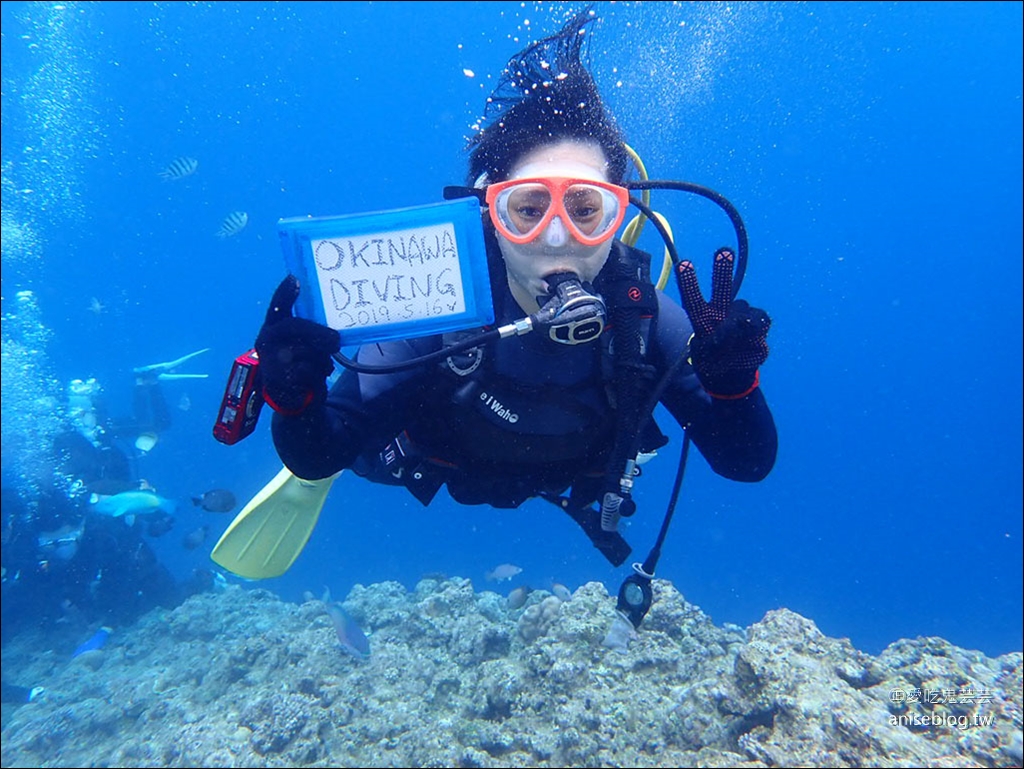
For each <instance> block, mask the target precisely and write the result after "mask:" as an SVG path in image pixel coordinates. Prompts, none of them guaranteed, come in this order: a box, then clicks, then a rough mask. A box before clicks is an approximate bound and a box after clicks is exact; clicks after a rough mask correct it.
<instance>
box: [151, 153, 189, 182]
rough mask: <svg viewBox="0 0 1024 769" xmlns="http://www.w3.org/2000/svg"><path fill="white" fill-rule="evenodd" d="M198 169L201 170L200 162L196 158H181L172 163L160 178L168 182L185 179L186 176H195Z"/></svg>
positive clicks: (160, 174)
mask: <svg viewBox="0 0 1024 769" xmlns="http://www.w3.org/2000/svg"><path fill="white" fill-rule="evenodd" d="M197 168H199V161H198V160H196V159H195V158H186V157H180V158H177V159H176V160H174V161H172V162H171V164H170V165H169V166H167V168H165V169H164V170H163V171H161V172H160V173H159V174H158V176H159V177H160V178H161V179H164V180H166V181H174V180H176V179H184V178H185V177H186V176H191V175H192V174H194V173H195V172H196V169H197Z"/></svg>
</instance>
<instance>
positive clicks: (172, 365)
mask: <svg viewBox="0 0 1024 769" xmlns="http://www.w3.org/2000/svg"><path fill="white" fill-rule="evenodd" d="M209 351H210V348H209V347H204V348H203V349H202V350H196V351H195V352H190V353H189V354H188V355H182V356H181V357H180V358H177V359H175V360H169V361H167V362H166V363H153V364H150V365H149V366H138V367H137V368H134V369H132V372H133V373H135V374H148V373H150V372H153V371H161V372H169V371H172V370H173V369H176V368H177V367H178V366H180V365H181V364H183V363H187V362H188V361H190V360H192V359H193V358H195V357H196V356H197V355H202V354H203V353H204V352H209ZM165 376H166V374H165ZM171 376H173V377H174V378H184V377H190V378H194V377H198V376H202V377H205V376H207V375H206V374H173V375H171ZM161 378H163V377H161Z"/></svg>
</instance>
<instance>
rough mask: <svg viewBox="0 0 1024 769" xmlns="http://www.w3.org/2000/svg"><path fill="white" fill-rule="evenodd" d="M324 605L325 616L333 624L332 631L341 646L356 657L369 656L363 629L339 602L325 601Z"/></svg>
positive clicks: (363, 658)
mask: <svg viewBox="0 0 1024 769" xmlns="http://www.w3.org/2000/svg"><path fill="white" fill-rule="evenodd" d="M324 606H325V607H326V608H327V616H328V617H330V618H331V622H332V623H333V624H334V632H336V633H337V634H338V640H339V641H340V642H341V648H343V649H344V650H345V651H347V652H348V653H349V654H351V655H352V656H353V657H356V658H357V659H361V660H365V659H367V658H368V657H369V656H370V642H369V640H367V638H366V634H365V633H363V629H362V628H361V627H359V625H358V624H356V621H355V620H354V619H352V618H351V617H350V616H348V615H347V614H346V613H345V610H344V609H342V608H341V604H338V603H334V602H333V601H325V602H324Z"/></svg>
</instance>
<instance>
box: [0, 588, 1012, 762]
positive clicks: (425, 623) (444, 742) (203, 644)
mask: <svg viewBox="0 0 1024 769" xmlns="http://www.w3.org/2000/svg"><path fill="white" fill-rule="evenodd" d="M654 591H655V600H654V604H653V606H652V608H651V612H650V614H649V615H648V617H647V619H646V620H645V622H644V624H643V626H642V627H641V628H640V630H639V631H638V632H637V633H636V634H635V635H633V636H632V637H630V634H628V633H621V634H618V635H617V636H616V637H615V643H614V644H612V645H611V646H609V645H606V644H605V640H606V638H607V636H608V634H609V629H610V628H612V627H613V625H614V623H615V620H616V619H617V617H618V615H617V614H616V612H615V609H614V599H613V598H610V597H609V596H608V594H607V591H606V590H605V588H604V586H603V585H601V584H599V583H590V584H587V585H585V586H583V587H581V588H580V589H579V590H577V591H576V593H575V594H573V595H572V597H571V600H563V599H561V598H559V597H556V596H553V595H551V594H550V593H548V592H546V591H543V590H540V591H535V592H533V593H531V594H530V595H529V596H528V598H527V600H526V603H525V605H524V606H522V607H521V608H517V609H511V608H510V607H509V605H508V602H507V601H506V600H505V599H504V598H503V597H501V596H498V595H497V594H496V593H492V592H483V593H476V592H474V590H473V587H472V585H471V583H470V582H469V581H468V580H463V579H447V580H442V579H425V580H423V581H421V582H420V584H419V585H418V586H417V588H416V590H415V591H413V592H409V591H407V590H406V589H405V588H404V587H402V586H401V585H398V584H396V583H383V584H376V585H369V586H362V585H357V586H356V587H355V588H354V589H353V590H352V591H351V592H350V593H349V595H348V598H347V599H346V600H345V601H344V602H343V604H342V605H343V607H344V610H345V612H346V613H348V614H349V615H351V616H352V617H353V619H354V620H355V621H356V622H358V623H359V624H360V625H361V626H362V627H363V628H364V629H365V630H366V631H368V633H369V636H370V646H371V655H370V657H369V658H368V659H365V660H362V659H358V658H356V657H354V656H352V655H350V654H346V653H344V652H343V651H342V649H341V648H340V646H339V643H338V640H337V636H336V634H335V632H334V629H333V626H332V624H331V620H330V618H329V616H328V615H327V613H326V611H325V606H324V604H323V603H322V602H320V601H317V600H309V601H307V602H306V603H304V604H302V605H295V604H290V603H285V602H283V601H281V600H279V599H278V598H277V597H275V596H274V595H273V594H271V593H269V592H267V591H264V590H259V589H255V590H252V589H250V590H246V589H242V588H239V587H232V588H230V589H228V590H227V591H225V592H222V593H210V594H204V595H200V596H196V597H193V598H191V599H189V600H188V601H187V602H186V603H184V604H183V605H181V606H180V607H178V608H176V609H174V610H173V611H156V612H153V613H151V614H148V615H146V616H145V617H144V618H143V619H142V620H140V621H139V622H138V623H137V624H136V625H135V626H133V627H131V628H123V629H120V630H119V631H118V633H117V634H116V635H115V636H113V637H112V639H111V641H110V642H109V643H108V644H107V646H106V647H105V648H104V649H102V650H97V651H95V652H91V653H90V654H88V655H82V656H81V657H79V658H77V659H74V660H70V661H68V660H67V657H66V656H64V657H60V656H59V655H57V654H55V653H48V654H41V653H39V652H38V649H39V648H41V646H44V645H45V644H43V642H42V639H40V638H33V637H32V636H31V635H30V634H25V635H23V636H22V637H19V638H17V639H15V640H14V641H13V642H12V643H10V644H8V646H7V647H6V648H5V649H4V656H3V665H4V671H5V674H7V675H5V677H14V675H13V673H9V671H18V675H17V677H16V679H19V680H15V681H14V682H15V683H20V682H23V681H21V680H20V679H25V680H24V682H28V681H31V683H33V684H36V683H39V684H42V685H43V686H45V687H46V692H45V693H44V694H43V695H42V696H41V697H40V698H38V699H37V700H36V701H34V702H32V703H30V704H28V705H23V706H9V705H5V706H4V708H3V733H2V736H3V740H2V764H3V766H5V767H8V766H10V767H14V766H37V767H47V766H148V765H165V766H208V767H217V766H363V767H376V766H460V767H490V766H523V767H527V766H530V767H533V766H638V767H644V766H741V767H758V766H907V767H911V766H934V767H939V766H942V767H949V766H965V767H966V766H1014V765H1020V763H1021V760H1022V748H1021V671H1022V662H1021V659H1022V658H1021V654H1019V653H1015V654H1008V655H1004V656H1002V657H999V658H998V659H990V658H986V657H985V656H984V655H982V654H980V653H978V652H972V651H965V650H963V649H958V648H956V647H954V646H952V645H950V644H949V643H947V642H946V641H944V640H943V639H940V638H918V639H915V640H901V641H897V642H896V643H893V644H891V645H890V646H889V647H888V648H886V649H885V650H884V651H883V652H882V654H880V655H879V656H877V657H873V656H871V655H868V654H865V653H862V652H860V651H858V650H857V649H855V648H853V647H852V645H851V644H850V642H849V641H848V640H846V639H834V638H828V637H826V636H824V635H823V634H822V633H821V632H820V631H819V630H818V629H817V628H816V627H815V625H814V623H813V622H811V621H810V620H808V619H806V618H804V617H801V616H799V615H797V614H795V613H793V612H791V611H788V610H785V609H781V610H778V611H772V612H769V613H768V614H767V615H766V616H765V617H764V619H763V620H761V621H760V622H758V623H756V624H754V625H752V626H751V627H750V628H747V629H746V630H744V629H743V628H739V627H736V626H729V625H727V626H725V627H716V626H715V625H714V624H713V623H712V622H711V621H710V619H709V618H708V617H707V616H706V615H704V614H703V613H702V612H701V611H700V609H699V608H697V607H695V606H693V605H691V604H689V603H687V602H686V601H685V600H684V598H683V596H682V595H680V594H679V593H678V592H677V591H676V590H675V588H674V587H673V586H672V585H671V584H670V583H667V582H663V581H655V582H654Z"/></svg>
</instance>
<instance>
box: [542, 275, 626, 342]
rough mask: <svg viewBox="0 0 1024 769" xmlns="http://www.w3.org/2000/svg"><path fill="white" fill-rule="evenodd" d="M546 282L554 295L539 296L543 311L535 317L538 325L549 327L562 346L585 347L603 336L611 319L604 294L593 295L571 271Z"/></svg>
mask: <svg viewBox="0 0 1024 769" xmlns="http://www.w3.org/2000/svg"><path fill="white" fill-rule="evenodd" d="M546 280H547V283H548V286H549V287H550V293H549V294H548V295H547V296H538V297H537V304H539V305H540V310H539V311H538V312H537V313H535V314H534V315H533V316H532V318H533V321H534V324H535V325H537V326H540V327H543V328H546V329H547V330H548V336H549V337H550V338H551V339H553V340H554V341H556V342H559V343H560V344H571V345H576V344H584V343H586V342H592V341H593V340H595V339H597V338H598V337H599V336H601V332H602V331H604V323H605V318H606V317H607V316H608V311H607V308H606V307H605V304H604V300H603V299H602V298H601V295H600V294H594V293H591V291H590V287H589V286H586V285H585V284H583V283H581V282H580V279H579V276H577V275H575V274H573V273H571V272H560V273H557V274H555V275H550V276H548V277H547V278H546Z"/></svg>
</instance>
